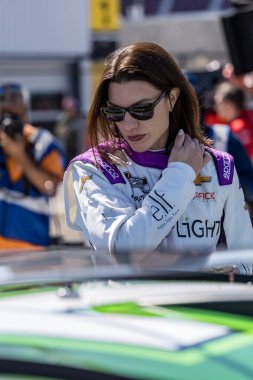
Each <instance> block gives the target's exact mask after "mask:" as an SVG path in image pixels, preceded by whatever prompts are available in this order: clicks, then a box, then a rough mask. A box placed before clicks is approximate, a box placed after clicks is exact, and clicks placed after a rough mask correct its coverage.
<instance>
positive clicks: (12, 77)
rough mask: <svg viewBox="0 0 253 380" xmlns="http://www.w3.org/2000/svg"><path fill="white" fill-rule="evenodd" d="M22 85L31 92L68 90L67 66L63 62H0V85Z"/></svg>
mask: <svg viewBox="0 0 253 380" xmlns="http://www.w3.org/2000/svg"><path fill="white" fill-rule="evenodd" d="M6 82H18V83H22V84H23V85H24V86H25V87H26V88H27V89H28V90H29V91H31V92H48V91H49V92H50V91H51V92H57V91H66V92H67V90H68V86H69V83H68V73H67V66H66V64H64V63H63V62H59V61H58V62H48V61H41V62H40V61H35V62H34V61H33V62H29V61H28V62H27V61H25V62H24V61H18V60H17V61H2V62H1V63H0V84H2V83H6Z"/></svg>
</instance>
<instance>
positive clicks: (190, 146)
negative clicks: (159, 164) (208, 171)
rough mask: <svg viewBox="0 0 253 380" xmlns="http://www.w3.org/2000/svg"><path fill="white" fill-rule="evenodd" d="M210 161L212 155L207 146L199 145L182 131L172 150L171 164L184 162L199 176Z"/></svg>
mask: <svg viewBox="0 0 253 380" xmlns="http://www.w3.org/2000/svg"><path fill="white" fill-rule="evenodd" d="M210 159H211V156H210V154H209V153H208V152H206V151H205V145H204V144H201V143H199V141H198V140H197V139H192V138H191V137H190V136H189V135H188V134H185V133H184V131H183V130H182V129H180V131H179V132H178V134H177V136H176V138H175V142H174V145H173V148H172V150H171V154H170V157H169V163H170V162H184V163H185V164H188V165H190V166H191V167H192V168H193V170H194V171H195V173H196V175H198V174H199V173H200V171H201V169H202V168H203V167H204V166H205V165H206V164H207V162H208V161H209V160H210Z"/></svg>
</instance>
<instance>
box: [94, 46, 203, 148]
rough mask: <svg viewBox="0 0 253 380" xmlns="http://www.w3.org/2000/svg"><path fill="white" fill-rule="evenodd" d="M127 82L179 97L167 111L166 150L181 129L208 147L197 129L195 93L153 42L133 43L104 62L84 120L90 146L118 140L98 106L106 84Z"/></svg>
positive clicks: (173, 64) (198, 117) (167, 54)
mask: <svg viewBox="0 0 253 380" xmlns="http://www.w3.org/2000/svg"><path fill="white" fill-rule="evenodd" d="M129 80H143V81H146V82H148V83H150V84H152V85H153V86H154V87H155V88H157V89H159V90H161V91H165V92H167V93H168V96H169V90H170V89H171V88H174V87H177V88H179V90H180V94H179V96H178V99H177V101H176V104H175V106H174V108H173V111H171V117H170V125H169V138H168V142H167V147H168V146H170V145H171V144H172V143H173V142H174V139H175V137H176V135H177V133H178V131H179V129H181V128H182V129H183V130H184V131H185V133H188V134H189V135H190V136H191V137H192V138H193V137H194V138H197V139H198V140H199V141H200V142H202V143H204V144H205V145H208V140H207V139H206V138H205V137H204V135H203V131H202V129H201V126H200V112H199V103H198V98H197V94H196V92H195V90H194V89H193V87H192V86H191V85H190V83H189V82H188V80H187V79H186V77H185V76H184V74H183V73H182V71H181V69H180V68H179V66H178V65H177V63H176V62H175V60H174V59H173V58H172V56H171V55H170V54H169V53H168V52H167V51H166V50H165V49H163V48H162V47H161V46H159V45H157V44H155V43H151V42H136V43H133V44H132V45H129V46H127V47H124V48H120V49H118V50H116V51H114V52H113V53H111V54H110V55H109V56H108V57H107V58H106V59H105V66H104V71H103V74H102V77H101V80H100V83H99V85H98V87H97V90H96V93H95V96H94V99H93V102H92V104H91V107H90V110H89V112H88V117H87V133H88V138H89V140H90V144H91V146H92V147H94V146H97V144H98V142H99V140H101V139H102V140H106V141H118V140H119V139H120V137H121V136H120V135H119V131H118V128H117V127H116V125H115V123H113V122H110V121H108V120H106V119H105V118H104V116H103V115H102V113H101V111H100V107H101V106H102V105H105V104H106V101H107V100H108V85H109V83H110V82H117V83H122V82H125V81H129Z"/></svg>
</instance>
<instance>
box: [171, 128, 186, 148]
mask: <svg viewBox="0 0 253 380" xmlns="http://www.w3.org/2000/svg"><path fill="white" fill-rule="evenodd" d="M185 136H186V135H185V133H184V131H183V129H180V130H179V132H178V134H177V136H176V138H175V141H174V145H173V149H175V150H179V149H181V148H182V146H183V144H184V140H185Z"/></svg>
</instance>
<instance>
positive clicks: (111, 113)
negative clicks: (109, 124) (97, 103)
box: [101, 107, 125, 121]
mask: <svg viewBox="0 0 253 380" xmlns="http://www.w3.org/2000/svg"><path fill="white" fill-rule="evenodd" d="M101 109H102V112H103V114H104V117H105V118H106V119H107V120H109V121H122V120H123V119H124V116H125V112H124V111H123V110H121V109H120V108H116V107H102V108H101Z"/></svg>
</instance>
